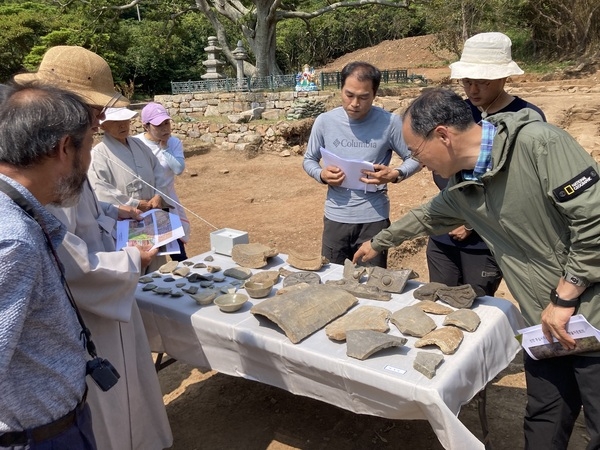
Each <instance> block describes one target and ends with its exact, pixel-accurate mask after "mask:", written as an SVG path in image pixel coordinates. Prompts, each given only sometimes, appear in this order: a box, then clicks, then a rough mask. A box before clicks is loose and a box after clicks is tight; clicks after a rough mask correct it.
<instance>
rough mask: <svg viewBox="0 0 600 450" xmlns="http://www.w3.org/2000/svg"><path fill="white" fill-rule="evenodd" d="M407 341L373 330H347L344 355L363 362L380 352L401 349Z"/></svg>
mask: <svg viewBox="0 0 600 450" xmlns="http://www.w3.org/2000/svg"><path fill="white" fill-rule="evenodd" d="M406 341H407V339H406V338H403V337H399V336H392V335H390V334H386V333H381V332H379V331H373V330H348V332H347V333H346V347H347V348H346V355H348V356H350V357H351V358H356V359H360V360H361V361H362V360H365V359H367V358H368V357H369V356H371V355H373V354H374V353H377V352H378V351H380V350H383V349H386V348H390V347H402V346H403V345H404V344H406Z"/></svg>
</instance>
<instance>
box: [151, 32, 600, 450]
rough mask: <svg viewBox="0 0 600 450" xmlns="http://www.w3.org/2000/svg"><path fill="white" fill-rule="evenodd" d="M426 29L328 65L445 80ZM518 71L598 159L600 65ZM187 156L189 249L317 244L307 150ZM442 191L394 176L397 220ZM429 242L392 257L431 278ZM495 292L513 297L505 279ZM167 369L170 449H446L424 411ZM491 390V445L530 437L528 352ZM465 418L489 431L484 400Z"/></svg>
mask: <svg viewBox="0 0 600 450" xmlns="http://www.w3.org/2000/svg"><path fill="white" fill-rule="evenodd" d="M419 39H420V40H419ZM419 39H417V38H410V39H407V40H403V41H387V42H384V43H382V44H381V45H380V46H377V47H374V48H372V49H367V50H364V51H361V52H355V53H354V54H351V55H347V56H346V57H344V59H342V60H340V61H337V62H336V63H334V64H332V65H330V66H328V69H329V70H330V69H332V68H338V67H341V66H343V64H345V63H346V62H348V61H349V60H352V59H361V60H367V61H369V62H372V63H374V64H376V65H378V66H379V67H380V68H400V67H406V68H409V69H411V71H413V73H419V74H423V75H425V76H426V77H427V78H429V79H430V80H432V82H433V84H436V83H440V82H442V81H444V80H445V79H447V76H448V75H449V70H448V69H447V68H446V66H447V59H448V58H451V56H447V55H446V56H439V54H436V53H432V52H431V51H430V45H431V39H429V38H419ZM450 60H452V59H450ZM336 64H337V65H336ZM419 65H420V66H426V67H420V68H418V67H417V66H419ZM512 81H513V82H512V83H511V84H510V85H509V87H508V91H509V92H511V93H513V94H514V95H518V96H520V97H523V98H526V99H527V100H529V101H531V102H533V103H535V104H537V105H538V106H540V107H541V108H542V109H543V110H544V111H545V113H546V115H547V118H548V121H549V122H552V123H554V124H557V125H559V126H561V127H563V128H565V129H567V130H568V131H569V132H570V133H571V134H573V135H574V136H575V137H576V138H577V139H578V141H579V142H580V143H581V144H582V145H583V146H584V147H585V148H586V149H587V150H588V151H590V152H591V153H592V154H593V155H594V156H595V157H596V159H598V155H599V154H600V139H598V135H599V130H600V125H599V124H600V114H598V111H599V110H600V87H596V85H597V84H598V76H596V75H588V76H587V77H585V78H580V79H571V80H558V81H547V82H542V81H539V80H536V79H535V78H534V77H517V79H515V80H512ZM188 145H194V143H190V142H188V143H186V146H188ZM186 164H187V169H186V172H185V173H184V174H183V175H182V176H180V177H179V178H178V179H177V186H176V188H177V191H178V193H179V196H180V200H181V201H182V203H183V204H184V205H185V206H186V207H187V208H189V209H190V210H191V211H193V212H194V214H190V213H188V215H190V219H191V222H192V230H193V231H192V232H193V236H192V240H191V243H190V244H189V246H188V254H190V255H194V254H198V253H201V252H204V251H207V250H209V249H210V245H209V233H210V232H211V231H213V230H215V229H219V228H223V227H230V228H235V229H240V230H246V231H248V233H249V236H250V240H251V242H260V243H264V244H269V245H273V246H275V247H276V248H277V249H278V250H279V252H281V253H289V252H290V250H298V251H303V252H309V251H317V252H318V251H319V249H320V239H321V231H322V214H323V203H324V198H325V187H324V186H322V185H319V184H318V183H316V182H315V181H314V180H313V179H311V178H309V177H308V176H307V175H306V174H305V173H304V171H303V170H302V157H301V156H289V157H282V156H280V155H279V154H260V155H258V156H257V157H255V158H252V159H248V158H247V157H246V156H245V155H241V154H237V153H234V152H230V151H229V152H228V151H224V150H221V149H220V148H218V147H202V148H201V151H199V152H196V154H195V155H194V156H191V157H189V158H187V161H186ZM192 175H194V176H192ZM436 191H437V188H436V187H435V185H434V184H433V182H432V181H431V174H430V173H429V172H427V171H422V172H420V173H418V174H416V175H415V176H413V177H412V178H410V179H408V180H406V181H404V182H402V183H399V184H397V185H390V186H389V195H390V198H391V203H392V211H391V218H392V220H394V219H396V218H398V217H400V216H401V215H403V214H404V213H405V212H407V211H408V210H409V209H410V208H411V207H413V206H415V205H418V204H420V203H422V202H424V201H426V200H427V199H429V198H430V197H431V196H433V195H435V193H436ZM424 242H425V241H424V240H423V239H421V240H415V241H412V242H408V243H405V244H404V245H403V246H401V247H400V248H399V249H398V250H396V251H393V252H392V253H391V255H390V263H391V266H392V267H405V268H411V269H413V270H415V271H416V272H418V273H419V274H420V278H419V279H420V280H421V281H424V282H426V281H428V274H427V267H426V263H425V254H424V247H423V245H424ZM497 295H498V296H499V297H505V298H509V299H512V297H511V296H510V293H509V292H508V290H507V289H506V286H505V285H504V284H502V285H501V287H500V290H499V291H498V293H497ZM159 379H160V382H161V386H162V389H163V393H164V401H165V405H166V408H167V413H168V415H169V418H170V421H171V426H172V429H173V434H174V445H173V447H172V449H176V450H191V449H248V450H254V449H256V450H260V449H270V450H284V449H332V450H338V449H340V450H341V449H398V448H414V449H419V450H421V449H440V448H442V447H441V445H440V444H439V442H438V441H437V439H436V437H435V434H434V433H433V431H432V430H431V427H430V426H429V424H428V423H427V422H426V421H393V420H388V419H383V418H377V417H370V416H364V415H357V414H354V413H351V412H347V411H344V410H341V409H339V408H336V407H334V406H331V405H328V404H326V403H322V402H319V401H316V400H312V399H308V398H304V397H299V396H294V395H292V394H289V393H287V392H285V391H283V390H281V389H278V388H273V387H270V386H266V385H262V384H259V383H256V382H252V381H249V380H244V379H240V378H235V377H230V376H227V375H222V374H219V373H216V372H213V371H201V370H198V369H197V368H193V367H190V366H187V365H185V364H183V363H179V362H178V363H175V364H173V365H171V366H169V367H168V368H166V369H163V370H162V371H161V372H160V373H159ZM487 392H488V393H487V397H488V402H487V417H488V422H489V427H490V433H491V442H492V445H493V448H494V449H496V450H502V449H506V450H513V449H517V448H522V447H523V438H522V432H521V429H522V420H523V413H524V407H525V401H526V394H525V384H524V376H523V371H522V363H521V356H520V355H518V356H517V357H516V358H515V360H514V361H513V362H512V363H511V364H510V365H509V366H508V367H507V368H506V369H505V370H504V371H502V372H501V373H500V374H499V375H498V376H497V377H496V378H495V379H494V380H493V382H492V383H490V385H489V386H488V389H487ZM459 417H460V419H461V420H462V421H463V423H464V424H465V425H466V426H467V427H468V428H469V430H471V431H472V432H473V434H475V435H476V436H478V437H480V438H481V436H482V432H481V427H480V422H479V416H478V410H477V402H476V401H471V402H470V403H469V404H467V405H465V406H464V407H463V409H462V411H461V412H460V415H459ZM585 444H586V437H585V426H584V423H583V420H582V418H580V419H579V421H578V423H577V425H576V428H575V430H574V433H573V437H572V439H571V444H570V446H569V449H570V450H579V449H583V448H585Z"/></svg>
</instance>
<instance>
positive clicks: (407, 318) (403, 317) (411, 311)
mask: <svg viewBox="0 0 600 450" xmlns="http://www.w3.org/2000/svg"><path fill="white" fill-rule="evenodd" d="M390 321H391V322H392V323H393V324H394V325H396V327H397V328H398V330H400V332H401V333H402V334H406V335H408V336H416V337H422V336H425V335H426V334H427V333H429V332H430V331H431V330H435V328H436V324H435V322H434V321H433V319H432V318H431V317H429V316H428V315H427V314H425V313H424V312H423V310H422V309H421V308H419V307H418V306H417V305H412V306H406V307H405V308H402V309H399V310H398V311H396V312H395V313H393V314H392V317H391V318H390Z"/></svg>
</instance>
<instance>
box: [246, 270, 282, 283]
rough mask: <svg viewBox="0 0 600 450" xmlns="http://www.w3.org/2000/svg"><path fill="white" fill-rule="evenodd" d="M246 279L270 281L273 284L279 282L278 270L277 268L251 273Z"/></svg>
mask: <svg viewBox="0 0 600 450" xmlns="http://www.w3.org/2000/svg"><path fill="white" fill-rule="evenodd" d="M248 281H253V282H255V283H267V282H272V283H273V284H277V283H278V282H279V272H278V271H277V270H264V271H262V272H258V273H255V274H254V275H252V276H251V277H250V278H248Z"/></svg>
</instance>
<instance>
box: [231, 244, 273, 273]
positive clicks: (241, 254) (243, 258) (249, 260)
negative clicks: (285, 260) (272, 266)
mask: <svg viewBox="0 0 600 450" xmlns="http://www.w3.org/2000/svg"><path fill="white" fill-rule="evenodd" d="M278 254H279V252H278V251H277V249H275V248H272V247H268V246H266V245H263V244H258V243H255V244H237V245H234V246H233V247H232V248H231V259H233V260H234V261H235V262H236V263H238V264H239V265H240V266H242V267H249V268H250V269H260V268H261V267H264V266H266V265H267V259H268V258H272V257H274V256H277V255H278Z"/></svg>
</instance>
